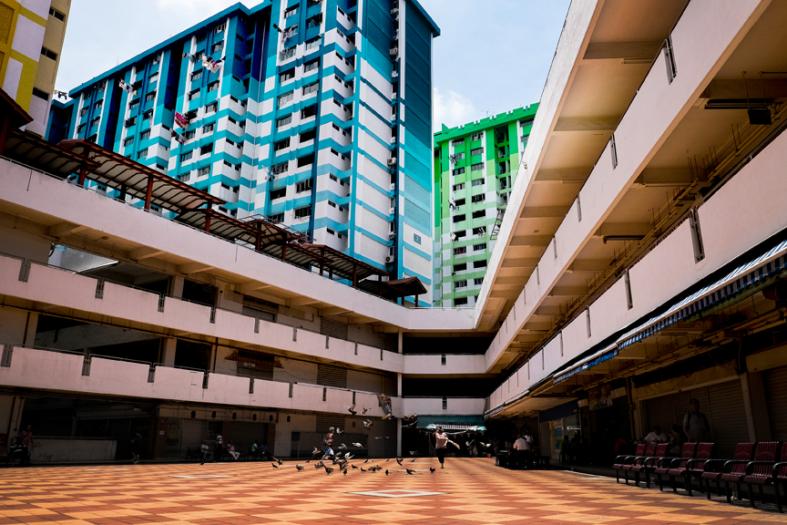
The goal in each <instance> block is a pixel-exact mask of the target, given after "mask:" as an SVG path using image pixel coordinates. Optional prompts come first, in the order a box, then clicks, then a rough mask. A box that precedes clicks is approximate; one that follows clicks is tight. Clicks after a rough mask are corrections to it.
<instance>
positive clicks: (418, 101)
mask: <svg viewBox="0 0 787 525" xmlns="http://www.w3.org/2000/svg"><path fill="white" fill-rule="evenodd" d="M438 34H439V28H438V27H437V25H436V24H435V23H434V21H433V20H432V19H431V18H430V17H429V15H428V14H427V13H426V12H425V11H424V9H423V8H422V7H421V5H420V4H419V3H418V2H417V0H265V1H263V2H262V3H261V4H259V5H257V6H256V7H253V8H248V7H246V6H244V5H242V4H236V5H234V6H231V7H229V8H227V9H225V10H224V11H222V12H220V13H218V14H216V15H214V16H212V17H210V18H208V19H207V20H204V21H203V22H201V23H199V24H197V25H195V26H194V27H191V28H189V29H187V30H185V31H183V32H181V33H179V34H177V35H175V36H173V37H172V38H169V39H168V40H166V41H164V42H162V43H160V44H158V45H156V46H154V47H153V48H151V49H149V50H147V51H145V52H143V53H141V54H139V55H137V56H135V57H133V58H132V59H130V60H127V61H126V62H124V63H122V64H120V65H118V66H117V67H115V68H113V69H111V70H109V71H106V72H104V73H102V74H101V75H98V76H97V77H95V78H93V79H91V80H89V81H87V82H85V83H83V84H81V85H80V86H77V87H76V88H74V89H73V90H72V91H71V92H70V93H69V94H70V96H71V100H70V101H69V102H67V103H59V102H56V103H54V104H53V106H52V114H51V116H50V122H49V129H48V130H47V133H48V138H49V139H50V140H52V141H59V140H61V139H84V140H90V141H93V142H96V143H97V144H99V145H101V146H103V147H105V148H107V149H111V150H113V151H116V152H119V153H121V154H123V155H126V156H128V157H131V158H133V159H135V160H137V161H139V162H140V163H142V164H145V165H147V166H151V167H154V168H156V169H159V170H161V171H162V172H164V173H166V174H168V175H169V176H171V177H174V178H177V179H180V180H182V181H184V182H187V183H189V184H191V185H193V186H195V187H197V188H199V189H202V190H205V191H208V192H209V193H211V194H213V195H215V196H217V197H220V198H221V199H223V200H225V201H227V203H228V204H227V205H226V206H223V207H221V208H220V210H219V211H221V212H223V213H226V214H228V215H231V216H233V217H236V218H238V219H240V220H244V219H247V218H250V217H264V218H267V219H268V220H271V221H274V222H277V223H282V224H284V225H286V226H288V227H289V228H291V229H293V230H296V231H298V232H301V233H304V234H306V235H308V236H309V237H310V238H311V239H312V240H313V241H314V242H318V243H321V244H325V245H328V246H330V247H332V248H336V249H338V250H341V251H342V252H344V253H346V254H347V255H349V256H352V257H354V258H357V259H359V260H361V261H364V262H366V263H369V264H371V265H373V266H375V267H377V268H379V269H382V270H385V271H386V272H387V273H388V274H389V276H390V278H391V279H400V278H406V277H418V278H419V279H420V280H421V281H422V282H423V283H424V284H425V285H426V288H427V289H428V290H430V291H429V293H427V294H426V295H422V296H421V304H422V305H428V304H429V303H430V302H431V281H432V255H431V254H432V253H433V248H432V245H431V244H432V224H433V222H434V221H433V219H432V213H433V212H432V191H433V188H432V184H433V182H432V176H431V173H432V168H431V162H432V153H431V140H432V139H431V133H432V122H431V114H432V103H431V93H432V85H431V49H432V38H434V37H435V36H437V35H438Z"/></svg>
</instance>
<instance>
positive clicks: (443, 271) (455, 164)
mask: <svg viewBox="0 0 787 525" xmlns="http://www.w3.org/2000/svg"><path fill="white" fill-rule="evenodd" d="M536 109H538V104H531V105H529V106H527V107H522V108H517V109H514V110H511V111H508V112H505V113H500V114H499V115H495V116H492V117H487V118H484V119H481V120H478V121H476V122H471V123H469V124H465V125H462V126H457V127H453V128H447V127H443V129H442V130H441V131H439V132H437V133H436V134H435V136H434V174H435V182H434V186H435V195H434V202H435V243H434V288H433V300H434V303H435V305H440V306H464V305H471V306H472V305H473V304H475V300H476V298H477V297H478V291H479V290H480V289H481V283H482V282H483V280H484V274H485V273H486V266H487V262H488V260H489V256H490V254H491V253H492V247H493V246H494V242H495V239H496V238H497V231H498V229H499V228H500V222H501V221H502V218H503V213H504V212H505V209H506V204H507V203H508V196H509V194H510V193H511V187H512V185H513V183H514V179H515V177H516V173H517V170H518V168H519V162H520V159H521V158H522V153H523V152H524V149H525V146H526V145H527V138H528V136H529V135H530V129H531V127H532V125H533V118H534V117H535V115H536Z"/></svg>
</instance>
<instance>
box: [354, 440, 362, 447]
mask: <svg viewBox="0 0 787 525" xmlns="http://www.w3.org/2000/svg"><path fill="white" fill-rule="evenodd" d="M352 446H354V447H355V448H363V445H361V444H360V443H358V442H357V441H356V442H355V443H353V444H352Z"/></svg>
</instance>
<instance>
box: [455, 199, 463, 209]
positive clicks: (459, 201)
mask: <svg viewBox="0 0 787 525" xmlns="http://www.w3.org/2000/svg"><path fill="white" fill-rule="evenodd" d="M464 205H465V199H456V202H455V203H454V206H456V207H457V208H458V207H459V206H464Z"/></svg>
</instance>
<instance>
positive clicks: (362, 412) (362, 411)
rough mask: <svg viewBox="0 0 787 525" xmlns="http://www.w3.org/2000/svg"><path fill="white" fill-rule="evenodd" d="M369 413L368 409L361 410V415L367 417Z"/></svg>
mask: <svg viewBox="0 0 787 525" xmlns="http://www.w3.org/2000/svg"><path fill="white" fill-rule="evenodd" d="M368 411H369V409H368V408H364V409H363V410H361V414H363V415H364V416H365V415H366V413H367V412H368Z"/></svg>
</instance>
